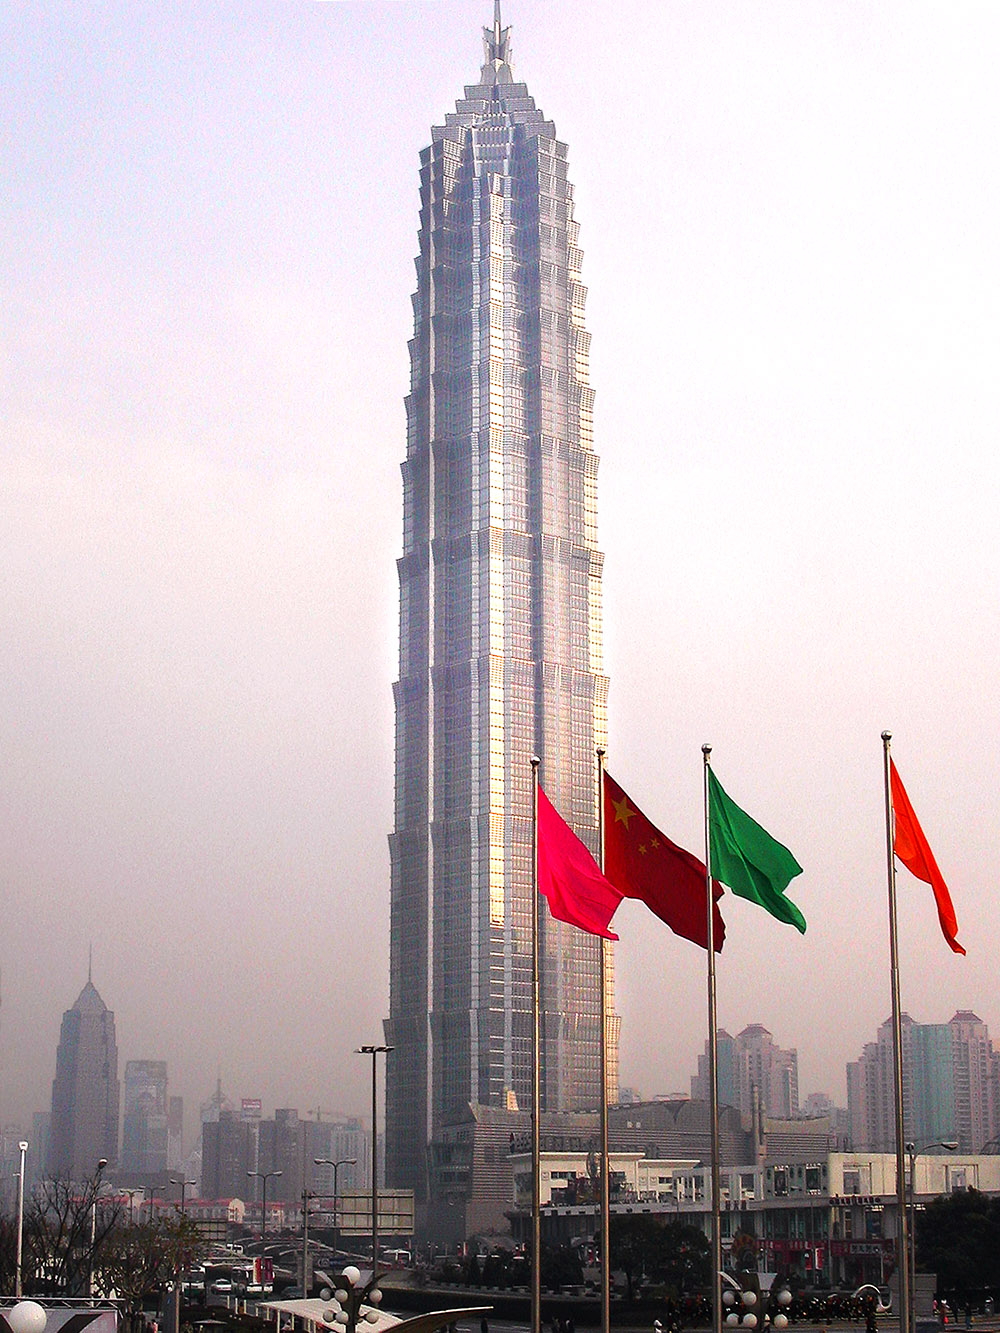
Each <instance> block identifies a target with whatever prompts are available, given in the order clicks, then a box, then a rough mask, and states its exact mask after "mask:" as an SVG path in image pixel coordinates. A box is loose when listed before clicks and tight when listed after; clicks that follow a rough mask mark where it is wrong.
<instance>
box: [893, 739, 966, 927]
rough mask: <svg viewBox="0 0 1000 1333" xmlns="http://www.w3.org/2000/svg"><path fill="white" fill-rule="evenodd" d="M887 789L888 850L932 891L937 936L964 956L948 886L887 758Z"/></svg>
mask: <svg viewBox="0 0 1000 1333" xmlns="http://www.w3.org/2000/svg"><path fill="white" fill-rule="evenodd" d="M889 787H890V790H891V792H892V813H893V815H894V821H893V822H894V824H895V832H894V834H893V843H892V849H893V851H894V852H895V853H896V856H897V857H898V859H899V860H900V861H902V863H903V865H904V866H906V868H907V870H908V871H909V872H910V874H911V875H916V877H917V879H922V880H923V881H924V883H925V884H929V885H930V886H931V888H932V889H933V890H934V901H935V902H936V903H937V912H938V921H940V923H941V933H942V935H944V937H945V939H946V940H947V941H948V944H949V946H950V947H951V948H952V949H953V950H954V951H955V953H965V950H964V949H963V948H962V946H961V945H960V944H959V942H958V919H957V918H956V916H955V908H954V907H953V906H952V901H951V894H950V893H949V892H948V885H947V884H946V883H945V882H944V876H943V875H942V874H941V871H940V870H939V869H938V863H937V862H936V861H935V860H934V853H933V852H932V851H931V849H930V844H929V843H928V841H927V839H926V838H925V837H924V831H923V829H922V828H921V827H920V823H919V821H918V819H917V816H916V815H915V814H914V813H913V806H912V805H911V804H910V798H909V797H908V796H907V794H906V788H905V787H904V786H903V783H902V781H901V780H900V776H899V774H898V773H897V772H896V765H895V764H894V763H893V762H892V759H891V758H890V760H889Z"/></svg>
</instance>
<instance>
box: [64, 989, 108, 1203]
mask: <svg viewBox="0 0 1000 1333" xmlns="http://www.w3.org/2000/svg"><path fill="white" fill-rule="evenodd" d="M120 1091H121V1090H120V1085H119V1082H118V1046H117V1043H116V1041H115V1016H114V1014H113V1013H112V1011H111V1010H110V1009H109V1008H108V1006H107V1005H106V1004H105V1003H104V1001H103V1000H102V999H101V997H100V995H99V994H98V993H97V988H96V987H95V986H94V984H93V982H92V981H91V980H90V979H89V978H88V979H87V984H86V986H84V988H83V990H82V991H81V992H80V994H79V996H78V997H77V1000H76V1003H75V1004H74V1005H73V1007H72V1009H67V1010H66V1012H65V1013H64V1014H63V1020H62V1029H61V1031H60V1034H59V1047H58V1050H57V1051H56V1076H55V1078H54V1079H53V1081H52V1121H51V1126H50V1135H51V1137H50V1142H49V1158H48V1170H49V1173H50V1174H51V1175H53V1176H57V1177H61V1178H64V1179H68V1180H87V1179H89V1178H90V1177H91V1176H92V1175H93V1174H94V1172H95V1171H96V1169H97V1163H98V1162H99V1160H100V1159H101V1158H102V1157H103V1158H106V1159H107V1161H108V1162H110V1163H114V1162H115V1161H116V1160H117V1158H118V1110H119V1098H120Z"/></svg>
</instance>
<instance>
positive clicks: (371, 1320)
mask: <svg viewBox="0 0 1000 1333" xmlns="http://www.w3.org/2000/svg"><path fill="white" fill-rule="evenodd" d="M378 1281H379V1280H378V1278H377V1277H376V1276H375V1270H374V1269H372V1275H371V1278H370V1279H369V1280H368V1282H365V1280H364V1278H363V1277H362V1276H361V1273H360V1271H359V1270H358V1269H357V1268H355V1266H354V1265H353V1264H348V1266H347V1267H346V1268H345V1269H344V1271H343V1273H342V1274H341V1275H340V1277H339V1278H338V1279H337V1289H336V1291H331V1290H330V1288H329V1287H324V1288H323V1290H322V1291H321V1292H320V1295H321V1297H322V1299H323V1300H324V1301H329V1302H330V1309H328V1310H324V1311H323V1323H324V1324H326V1325H327V1327H331V1326H332V1327H333V1329H334V1330H335V1331H336V1333H357V1329H358V1326H359V1324H360V1325H364V1324H377V1323H378V1306H379V1305H381V1303H382V1292H381V1291H380V1289H379V1286H378ZM366 1302H367V1304H368V1309H367V1310H365V1311H364V1313H363V1314H362V1306H363V1305H364V1304H365V1303H366ZM468 1313H470V1314H480V1313H482V1311H480V1310H478V1309H476V1310H471V1311H469V1312H468Z"/></svg>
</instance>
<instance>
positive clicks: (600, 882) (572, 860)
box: [538, 787, 622, 940]
mask: <svg viewBox="0 0 1000 1333" xmlns="http://www.w3.org/2000/svg"><path fill="white" fill-rule="evenodd" d="M538 889H539V892H541V893H543V894H544V895H545V897H546V898H547V899H548V902H549V911H550V912H551V913H552V915H553V916H554V917H558V919H559V920H560V921H568V922H569V924H570V925H571V926H579V928H580V929H581V930H585V931H587V933H588V934H590V935H602V936H603V937H604V938H605V939H607V940H616V939H617V938H618V936H617V935H615V934H614V932H613V931H611V930H609V929H608V923H609V922H610V920H611V918H612V917H613V916H614V914H615V908H616V907H617V906H618V904H619V903H620V902H621V900H622V895H621V894H620V893H619V892H618V890H617V889H616V888H615V887H614V886H613V885H612V884H609V883H608V881H607V880H606V879H605V878H604V876H603V875H602V874H601V872H600V871H599V870H598V868H597V862H596V861H595V860H594V858H593V857H592V856H591V854H590V852H589V851H588V850H587V848H586V847H585V846H584V845H583V843H582V842H581V841H580V839H579V838H578V837H577V836H576V834H575V833H574V832H573V830H572V829H571V828H570V826H569V825H568V824H567V823H566V821H565V820H564V819H562V818H561V817H560V815H559V813H558V811H557V810H556V808H555V806H554V805H553V804H552V802H551V801H550V800H549V798H548V797H547V796H546V795H545V793H544V792H543V791H542V789H541V787H539V788H538Z"/></svg>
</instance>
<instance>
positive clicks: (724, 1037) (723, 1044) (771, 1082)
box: [691, 1023, 799, 1119]
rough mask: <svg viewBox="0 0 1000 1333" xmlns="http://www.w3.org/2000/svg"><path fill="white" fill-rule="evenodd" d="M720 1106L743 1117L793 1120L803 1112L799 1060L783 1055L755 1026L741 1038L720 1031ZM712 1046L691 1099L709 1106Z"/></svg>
mask: <svg viewBox="0 0 1000 1333" xmlns="http://www.w3.org/2000/svg"><path fill="white" fill-rule="evenodd" d="M716 1056H717V1063H716V1068H717V1071H718V1085H719V1105H720V1106H735V1107H737V1108H738V1109H739V1111H740V1113H741V1114H742V1115H744V1116H749V1115H753V1114H754V1113H755V1112H763V1113H764V1114H765V1115H770V1116H775V1117H776V1118H778V1119H789V1118H791V1117H792V1116H795V1115H797V1114H798V1110H799V1055H798V1051H796V1050H789V1051H783V1050H782V1049H781V1048H780V1047H779V1046H776V1045H775V1044H774V1038H773V1037H772V1036H771V1034H770V1032H768V1030H767V1028H765V1027H762V1026H761V1024H760V1023H751V1024H750V1025H749V1026H748V1027H745V1028H744V1029H743V1031H742V1032H741V1033H739V1035H738V1036H736V1037H733V1036H731V1035H730V1034H729V1033H728V1032H726V1030H725V1029H724V1028H720V1029H719V1032H718V1037H717V1039H716ZM709 1091H710V1089H709V1077H708V1042H707V1041H706V1042H705V1051H704V1053H703V1054H702V1055H699V1057H698V1072H697V1074H695V1075H694V1076H693V1077H692V1079H691V1096H692V1098H693V1099H694V1100H696V1101H708V1100H709Z"/></svg>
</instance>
